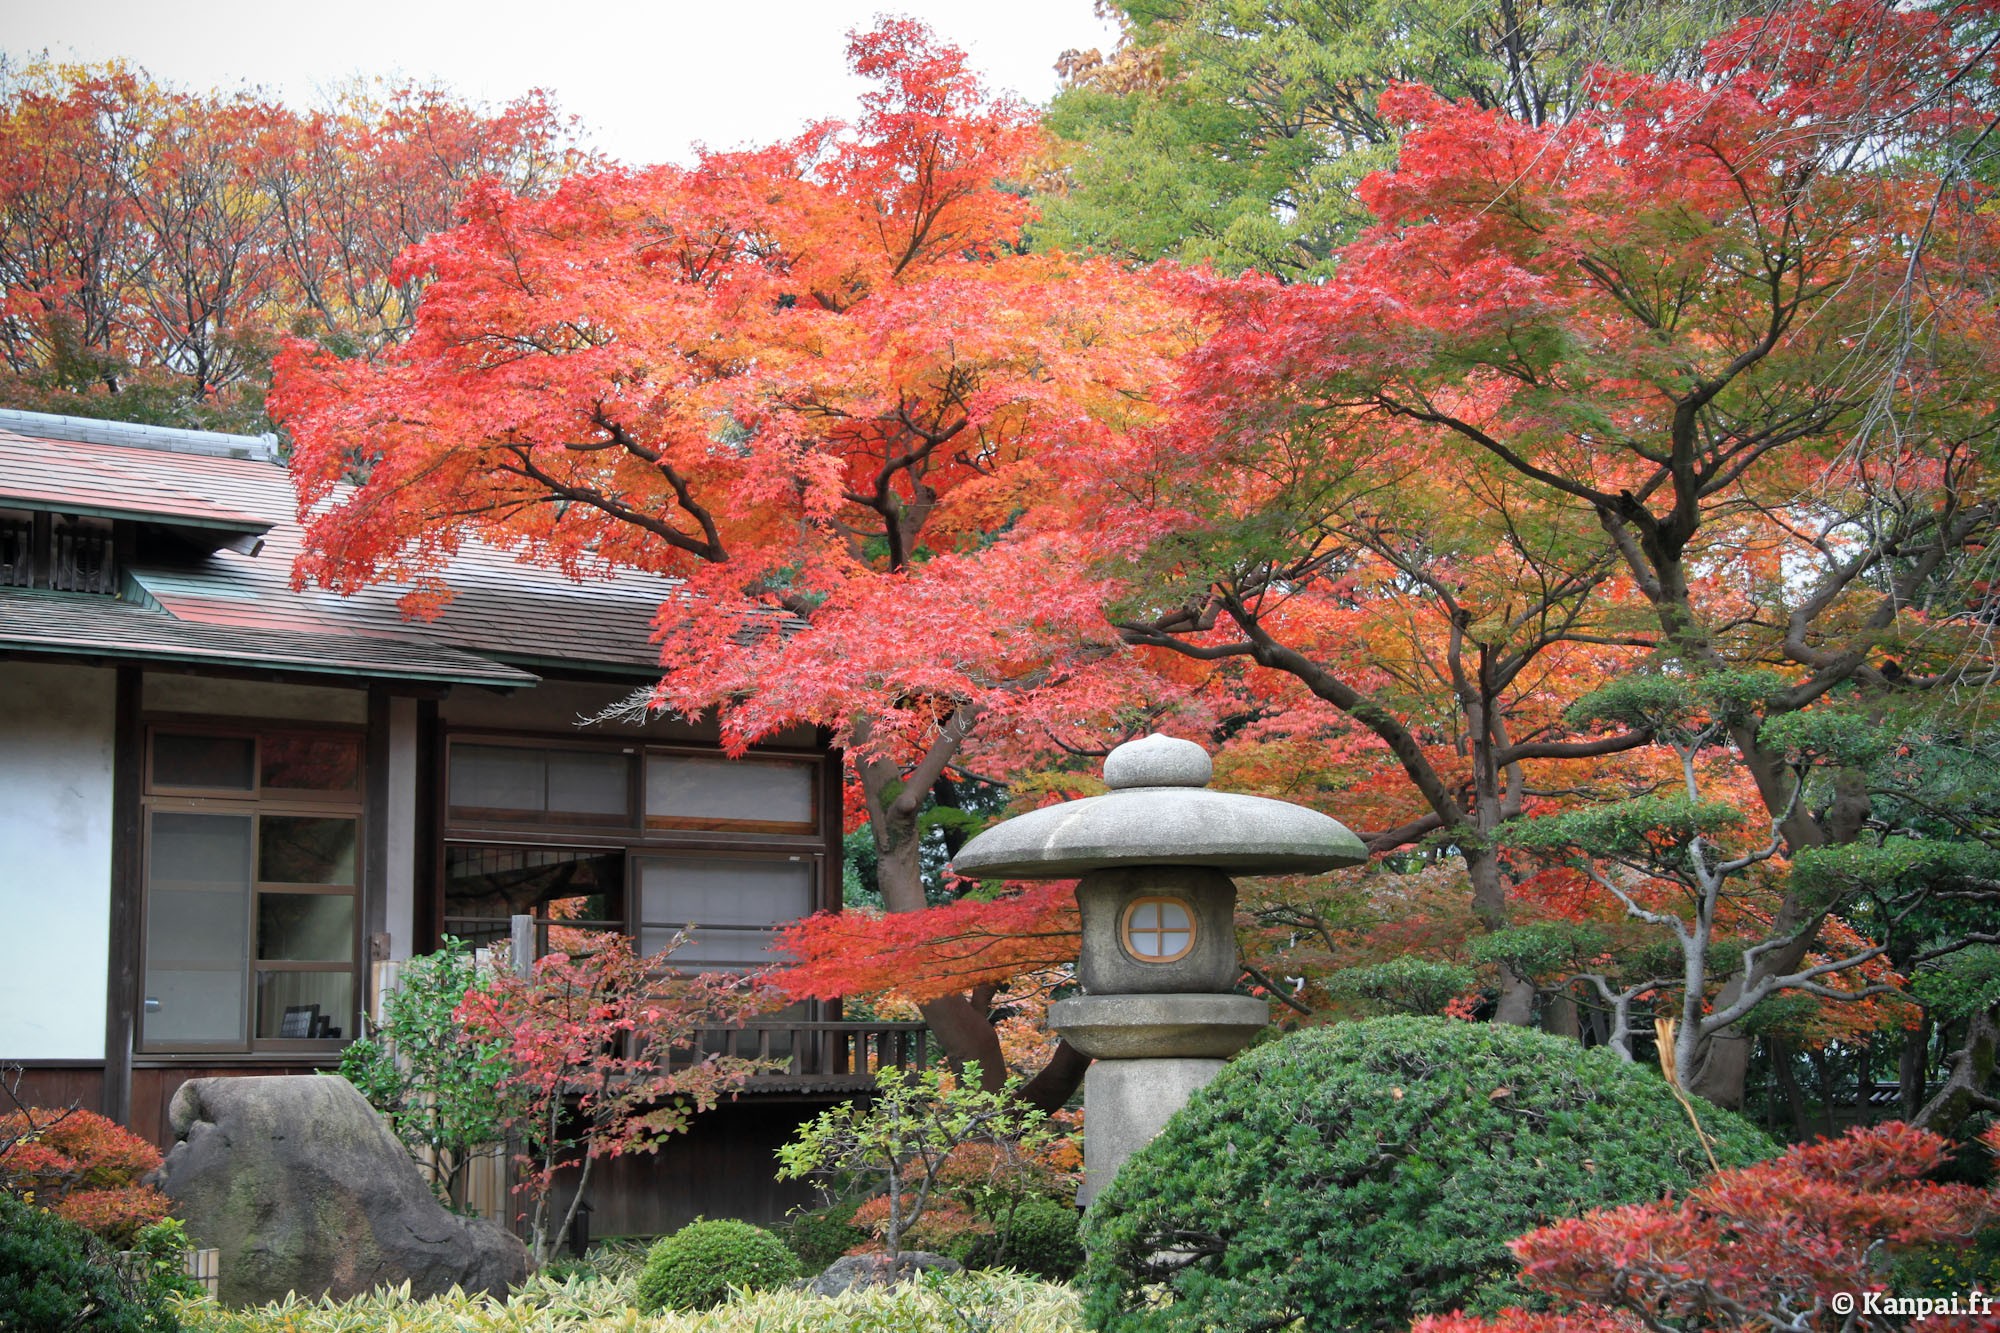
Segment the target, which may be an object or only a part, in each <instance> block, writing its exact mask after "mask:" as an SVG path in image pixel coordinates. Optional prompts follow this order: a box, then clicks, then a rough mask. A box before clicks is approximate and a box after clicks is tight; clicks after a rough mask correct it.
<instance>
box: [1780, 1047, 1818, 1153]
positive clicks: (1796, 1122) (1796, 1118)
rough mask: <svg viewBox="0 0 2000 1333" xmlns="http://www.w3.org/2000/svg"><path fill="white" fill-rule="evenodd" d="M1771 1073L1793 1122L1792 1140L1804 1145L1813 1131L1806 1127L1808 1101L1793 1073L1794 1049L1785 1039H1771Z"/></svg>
mask: <svg viewBox="0 0 2000 1333" xmlns="http://www.w3.org/2000/svg"><path fill="white" fill-rule="evenodd" d="M1770 1051H1771V1073H1772V1074H1773V1075H1774V1076H1775V1077H1776V1078H1777V1080H1778V1092H1779V1094H1780V1095H1781V1096H1783V1097H1784V1099H1785V1114H1786V1116H1787V1117H1788V1118H1789V1119H1790V1121H1791V1126H1792V1139H1793V1141H1794V1142H1797V1143H1803V1142H1805V1140H1806V1137H1807V1135H1809V1134H1810V1133H1811V1132H1812V1131H1811V1130H1810V1129H1809V1128H1808V1127H1807V1125H1806V1100H1805V1098H1804V1096H1802V1095H1801V1094H1800V1092H1799V1081H1798V1079H1797V1077H1796V1076H1795V1075H1794V1074H1793V1071H1792V1048H1791V1047H1790V1046H1789V1045H1787V1044H1786V1043H1785V1042H1784V1040H1783V1039H1781V1038H1778V1037H1773V1038H1771V1041H1770Z"/></svg>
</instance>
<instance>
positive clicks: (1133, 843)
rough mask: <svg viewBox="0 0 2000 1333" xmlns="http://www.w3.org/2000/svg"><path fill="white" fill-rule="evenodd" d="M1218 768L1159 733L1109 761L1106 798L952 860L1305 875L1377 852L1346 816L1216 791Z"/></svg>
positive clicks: (1048, 874)
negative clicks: (1214, 782) (1213, 786)
mask: <svg viewBox="0 0 2000 1333" xmlns="http://www.w3.org/2000/svg"><path fill="white" fill-rule="evenodd" d="M1213 775H1214V765H1213V763H1212V762H1211V761H1210V759H1209V756H1208V752H1207V751H1206V750H1204V749H1202V747H1201V746H1199V745H1196V744H1195V743H1194V742H1193V741H1186V740H1179V739H1176V738H1174V737H1171V736H1162V735H1159V734H1157V733H1156V734H1154V735H1151V736H1146V737H1143V738H1141V739H1139V740H1134V741H1127V742H1126V743H1125V744H1123V745H1120V746H1119V747H1118V748H1117V749H1115V750H1113V751H1112V752H1111V753H1110V754H1109V755H1107V756H1106V757H1105V760H1104V785H1105V786H1107V787H1109V788H1110V789H1111V790H1110V791H1109V792H1107V793H1106V794H1105V795H1103V796H1087V797H1085V798H1083V799H1082V800H1077V801H1064V802H1062V803H1061V804H1060V805H1051V806H1045V807H1043V808H1042V809H1040V810H1032V811H1030V812H1028V813H1027V814H1025V815H1017V816H1016V817H1014V818H1013V819H1008V820H1003V821H1002V822H1000V823H998V824H995V825H994V826H993V827H992V828H989V829H987V830H986V831H985V832H984V833H981V834H980V835H979V836H978V837H976V838H974V839H973V840H972V841H970V842H968V843H967V844H965V846H964V848H962V849H961V850H960V851H959V853H958V855H957V856H955V857H953V858H952V868H953V869H954V870H956V871H957V872H958V873H959V874H961V875H977V876H980V877H983V878H988V879H1071V878H1074V877H1075V876H1078V875H1082V874H1087V873H1088V872H1090V871H1092V870H1108V869H1112V868H1114V867H1117V866H1134V865H1173V866H1207V867H1209V868H1211V869H1214V870H1220V871H1222V872H1223V873H1225V874H1237V875H1296V874H1309V873H1313V872H1316V871H1322V870H1332V869H1335V868H1337V867H1340V866H1351V865H1358V864H1360V863H1361V862H1363V861H1365V860H1367V859H1368V849H1367V848H1366V847H1364V846H1363V845H1362V843H1361V839H1359V838H1357V837H1356V836H1355V835H1354V834H1353V832H1352V831H1351V830H1349V829H1348V827H1347V826H1346V825H1345V824H1342V823H1341V822H1340V821H1339V820H1337V819H1333V818H1330V817H1329V816H1326V815H1323V814H1321V813H1320V812H1319V811H1317V810H1309V809H1307V808H1306V807H1305V806H1302V805H1294V804H1292V803H1291V802H1290V801H1275V800H1271V799H1270V798H1268V797H1264V796H1245V795H1241V794H1239V793H1236V792H1219V791H1210V790H1208V782H1209V779H1210V778H1211V777H1212V776H1213Z"/></svg>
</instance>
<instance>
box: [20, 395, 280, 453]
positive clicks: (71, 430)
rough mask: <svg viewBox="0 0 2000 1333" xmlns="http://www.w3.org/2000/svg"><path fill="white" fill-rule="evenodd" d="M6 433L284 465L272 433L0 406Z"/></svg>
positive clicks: (275, 437)
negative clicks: (153, 423) (150, 423)
mask: <svg viewBox="0 0 2000 1333" xmlns="http://www.w3.org/2000/svg"><path fill="white" fill-rule="evenodd" d="M0 430H10V431H13V432H15V433H16V434H19V435H28V436H32V437H35V438H38V439H45V440H75V441H77V442H78V443H80V444H115V445H124V446H126V447H128V448H133V449H154V450H159V451H162V452H165V453H176V454H200V455H203V456H205V457H209V458H246V459H252V460H254V461H256V462H260V463H275V462H277V461H278V437H277V436H276V435H270V434H265V435H229V434H226V433H224V432H222V431H215V430H187V429H184V428H182V427H179V426H147V425H142V424H140V423H138V422H135V421H105V420H100V419H98V418H96V417H70V416H60V415H58V414H56V413H54V412H27V411H23V410H21V409H20V408H13V407H0Z"/></svg>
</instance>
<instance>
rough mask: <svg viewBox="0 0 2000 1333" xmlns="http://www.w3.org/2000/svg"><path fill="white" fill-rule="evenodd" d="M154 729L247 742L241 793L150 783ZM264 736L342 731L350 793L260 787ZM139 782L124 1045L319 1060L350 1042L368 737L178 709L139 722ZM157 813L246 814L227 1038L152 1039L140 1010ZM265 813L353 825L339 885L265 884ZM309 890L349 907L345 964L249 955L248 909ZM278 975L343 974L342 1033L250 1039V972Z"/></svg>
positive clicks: (168, 1053)
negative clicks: (354, 750) (349, 746)
mask: <svg viewBox="0 0 2000 1333" xmlns="http://www.w3.org/2000/svg"><path fill="white" fill-rule="evenodd" d="M161 732H166V733H170V734H177V735H202V736H216V737H231V738H236V737H240V738H246V739H249V740H250V741H251V742H252V747H251V779H252V784H253V785H252V786H251V788H250V789H249V790H247V791H246V790H244V789H242V788H235V787H224V788H204V787H168V786H161V785H158V784H156V783H155V781H154V774H153V757H154V743H153V742H154V737H155V736H156V735H158V734H159V733H161ZM266 736H341V737H351V738H354V739H355V741H356V743H357V744H358V745H359V746H360V747H361V753H360V755H359V760H360V766H359V768H358V771H357V774H356V779H355V788H354V789H353V790H352V791H351V792H348V791H314V790H311V789H300V788H290V787H265V786H263V745H262V738H263V737H266ZM142 747H143V748H142V754H141V758H142V766H141V772H142V779H141V788H142V790H141V795H140V849H139V875H140V894H139V898H140V910H139V920H138V927H139V932H138V933H139V938H138V948H137V950H136V953H137V955H138V967H137V976H138V980H139V988H138V996H137V1000H138V1006H137V1007H138V1012H137V1013H136V1014H135V1018H136V1019H137V1023H136V1024H135V1032H134V1041H133V1051H134V1054H135V1055H139V1056H142V1057H146V1058H164V1057H175V1056H199V1057H248V1056H265V1055H283V1054H291V1055H312V1056H319V1057H325V1056H330V1055H334V1054H337V1053H338V1052H339V1051H340V1049H341V1048H342V1047H343V1046H345V1045H346V1044H347V1043H348V1042H350V1041H353V1040H354V1039H355V1037H356V1036H358V1035H359V1034H358V1032H357V1031H356V1023H357V1021H358V1015H359V1013H360V1012H361V1009H362V1004H363V1000H364V998H365V997H364V995H363V986H364V984H365V973H364V969H363V967H362V941H363V936H364V927H365V921H364V917H365V914H366V910H367V908H366V884H365V880H366V878H367V854H366V849H367V845H368V844H367V836H368V827H367V813H366V806H367V768H366V760H367V742H366V729H365V728H362V727H356V726H352V725H343V724H338V723H328V724H326V725H324V726H320V725H314V724H310V723H305V724H301V723H298V722H293V721H285V722H279V723H272V724H269V725H264V724H261V723H258V722H255V721H249V722H246V721H245V720H243V719H240V718H232V719H219V720H215V721H210V720H208V719H205V718H193V717H185V716H177V715H161V716H156V717H151V718H148V719H147V720H146V722H145V725H144V729H143V739H142ZM159 814H205V815H224V816H234V817H237V818H243V819H248V820H249V821H250V857H251V863H250V878H249V886H248V894H247V899H246V903H245V912H246V914H247V919H246V921H245V924H244V957H243V960H242V966H243V977H244V982H245V989H244V995H243V1004H242V1009H241V1012H240V1015H239V1025H238V1028H237V1031H238V1034H239V1035H238V1036H237V1037H236V1038H234V1039H231V1040H226V1041H187V1040H179V1041H176V1040H164V1041H156V1040H153V1039H151V1038H150V1037H148V1036H147V1032H146V1027H147V1025H146V1014H145V1011H144V1000H145V981H146V977H147V975H148V967H149V963H150V959H149V957H148V954H149V952H150V947H149V941H150V935H151V920H152V912H153V892H152V867H153V820H154V816H156V815H159ZM265 816H272V817H278V818H286V817H290V818H307V819H329V818H330V819H342V820H348V821H351V822H352V823H353V825H354V874H353V880H352V882H351V883H347V884H295V883H291V882H288V881H282V880H266V879H264V878H263V877H262V875H263V865H262V860H263V820H264V817H265ZM266 893H270V894H284V895H300V894H317V895H323V896H338V897H344V898H346V899H347V900H348V901H349V902H351V903H352V904H353V913H352V916H353V928H352V930H351V932H350V939H349V943H348V952H347V957H346V958H345V960H320V959H261V958H259V957H258V956H257V954H258V941H257V909H258V903H259V900H260V899H261V898H262V897H263V896H264V895H265V894H266ZM267 972H268V973H280V972H325V973H340V974H344V975H346V976H347V977H348V978H349V983H350V984H349V990H348V996H349V1010H348V1012H346V1013H344V1014H342V1015H341V1024H340V1026H341V1035H340V1036H338V1037H316V1038H283V1037H259V1036H258V1035H257V989H258V985H257V978H258V976H259V975H260V974H261V973H267Z"/></svg>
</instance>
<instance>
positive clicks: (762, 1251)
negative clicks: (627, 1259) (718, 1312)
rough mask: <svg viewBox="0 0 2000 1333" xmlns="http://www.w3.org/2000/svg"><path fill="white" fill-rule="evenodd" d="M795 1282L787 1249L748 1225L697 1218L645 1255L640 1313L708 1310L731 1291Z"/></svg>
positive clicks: (793, 1261)
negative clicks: (733, 1288)
mask: <svg viewBox="0 0 2000 1333" xmlns="http://www.w3.org/2000/svg"><path fill="white" fill-rule="evenodd" d="M798 1276H799V1261H798V1259H797V1257H796V1256H794V1255H793V1253H792V1252H791V1251H790V1250H789V1249H786V1248H785V1243H784V1242H783V1241H781V1240H779V1239H778V1238H777V1237H776V1236H774V1235H772V1234H771V1233H770V1232H768V1231H766V1230H764V1228H762V1227H759V1226H752V1225H751V1224H750V1223H748V1222H737V1221H732V1220H730V1219H726V1218H721V1219H717V1220H715V1221H703V1220H702V1219H701V1218H696V1219H695V1220H694V1221H692V1222H690V1223H688V1225H686V1226H684V1227H682V1228H681V1229H680V1230H679V1231H676V1232H675V1233H674V1234H673V1235H671V1236H668V1237H667V1238H666V1239H664V1240H662V1241H660V1242H659V1243H658V1244H657V1245H655V1246H653V1248H652V1249H651V1250H649V1251H648V1252H647V1254H646V1267H645V1269H644V1270H643V1271H642V1272H641V1273H640V1274H639V1285H638V1293H637V1294H638V1298H639V1308H640V1309H641V1310H643V1311H645V1312H646V1313H648V1314H653V1313H657V1312H658V1311H661V1310H706V1309H708V1308H709V1307H711V1306H715V1305H720V1304H721V1303H722V1302H723V1301H725V1300H727V1299H729V1289H730V1288H731V1287H735V1288H737V1289H739V1290H742V1291H757V1290H761V1289H764V1288H768V1287H779V1286H783V1285H784V1284H785V1283H787V1282H791V1281H793V1280H795V1279H796V1278H797V1277H798Z"/></svg>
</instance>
